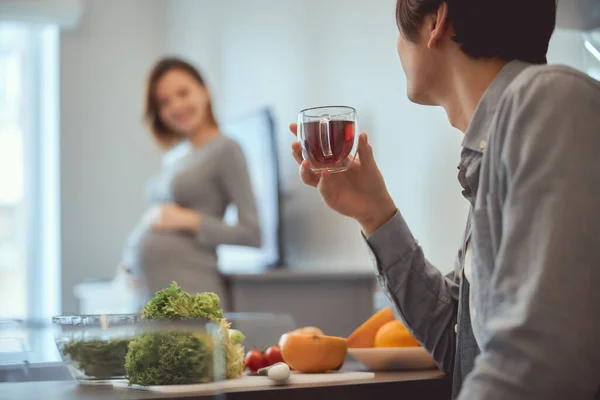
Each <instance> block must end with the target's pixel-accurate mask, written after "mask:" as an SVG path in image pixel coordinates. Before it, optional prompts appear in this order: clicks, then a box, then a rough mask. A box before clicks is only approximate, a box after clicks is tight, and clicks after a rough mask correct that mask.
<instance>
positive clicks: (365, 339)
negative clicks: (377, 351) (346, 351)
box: [348, 307, 395, 348]
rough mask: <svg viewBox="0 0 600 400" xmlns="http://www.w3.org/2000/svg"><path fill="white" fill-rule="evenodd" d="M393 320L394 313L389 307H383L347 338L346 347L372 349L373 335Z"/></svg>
mask: <svg viewBox="0 0 600 400" xmlns="http://www.w3.org/2000/svg"><path fill="white" fill-rule="evenodd" d="M394 319H395V316H394V312H393V311H392V309H391V308H390V307H385V308H383V309H381V310H379V311H377V312H376V313H375V314H373V316H371V318H369V319H368V320H366V321H365V322H363V324H362V325H361V326H359V327H358V328H357V329H356V330H355V331H354V332H352V334H350V336H348V347H350V348H357V347H363V348H364V347H374V345H375V335H376V334H377V331H378V330H379V328H381V327H382V326H383V325H385V324H386V323H388V322H390V321H393V320H394Z"/></svg>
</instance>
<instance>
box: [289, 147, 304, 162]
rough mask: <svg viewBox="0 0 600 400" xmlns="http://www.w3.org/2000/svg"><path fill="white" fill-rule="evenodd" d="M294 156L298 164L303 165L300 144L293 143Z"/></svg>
mask: <svg viewBox="0 0 600 400" xmlns="http://www.w3.org/2000/svg"><path fill="white" fill-rule="evenodd" d="M292 155H293V156H294V160H296V162H297V163H298V164H302V161H303V160H302V146H301V145H300V143H298V142H294V143H292Z"/></svg>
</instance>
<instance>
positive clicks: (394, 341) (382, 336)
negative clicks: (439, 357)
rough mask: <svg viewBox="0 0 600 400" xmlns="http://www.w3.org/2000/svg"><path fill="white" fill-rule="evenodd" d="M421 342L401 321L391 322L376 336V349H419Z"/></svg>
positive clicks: (380, 329)
mask: <svg viewBox="0 0 600 400" xmlns="http://www.w3.org/2000/svg"><path fill="white" fill-rule="evenodd" d="M417 346H420V344H419V342H417V340H416V339H415V338H414V337H413V336H412V335H411V333H410V332H409V331H408V329H406V327H405V326H404V324H403V323H402V322H400V321H397V320H395V321H390V322H388V323H386V324H385V325H383V326H382V327H381V328H379V330H378V331H377V334H376V335H375V346H374V347H417Z"/></svg>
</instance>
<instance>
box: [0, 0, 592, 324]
mask: <svg viewBox="0 0 600 400" xmlns="http://www.w3.org/2000/svg"><path fill="white" fill-rule="evenodd" d="M559 3H561V4H560V7H561V13H562V14H561V16H560V18H559V21H560V24H561V25H560V26H561V28H560V29H559V30H558V31H557V32H556V34H555V36H554V38H553V40H552V43H551V47H550V53H549V61H550V62H551V63H561V64H567V65H570V66H573V67H575V68H578V69H580V70H583V71H586V72H587V73H590V74H592V75H594V76H596V77H599V76H600V53H598V50H597V49H598V45H597V40H596V39H597V36H594V35H593V33H591V34H589V35H587V36H586V35H584V33H583V32H584V31H585V30H587V29H588V28H589V26H587V25H586V22H585V21H583V20H582V19H581V18H580V17H581V15H580V14H576V13H573V12H572V11H571V10H569V9H567V8H568V5H567V6H565V4H568V2H559ZM574 3H575V2H574ZM394 9H395V0H377V1H370V0H359V1H353V2H351V3H350V2H348V1H343V0H318V1H317V0H303V1H277V0H252V1H247V0H220V1H208V0H127V1H122V0H87V1H86V0H46V1H42V0H5V1H2V2H0V316H2V317H9V318H16V317H26V318H33V317H45V316H50V315H56V314H69V313H97V312H106V313H111V312H129V311H131V307H130V306H129V305H128V304H129V303H128V301H127V297H126V296H127V294H126V293H125V292H124V291H123V290H120V289H118V287H119V286H118V284H117V283H115V279H116V278H115V276H116V271H117V266H118V263H119V260H120V258H121V256H122V251H123V246H124V242H125V240H126V238H127V236H128V234H129V233H130V232H131V230H132V228H133V227H134V225H135V224H136V222H137V221H138V220H139V218H140V217H141V215H142V214H143V213H144V211H145V210H146V209H147V207H148V204H147V200H146V196H145V192H144V185H145V184H146V182H147V180H148V179H149V178H150V177H151V176H152V175H154V174H155V173H156V172H157V171H158V170H159V169H160V167H161V163H163V162H165V159H164V154H163V153H161V152H160V151H159V150H158V149H157V147H156V146H155V144H154V143H153V142H152V140H150V136H149V133H148V130H147V128H146V127H145V126H144V124H143V122H142V112H143V101H144V87H145V79H146V76H147V74H148V72H149V70H150V68H151V66H152V64H153V63H154V62H155V61H156V60H157V59H158V58H160V57H162V56H165V55H175V56H181V57H183V58H185V59H188V60H190V61H191V62H192V63H194V64H195V65H196V66H197V67H198V68H199V69H200V70H201V71H202V72H203V74H204V75H205V78H206V80H207V83H208V86H209V88H210V90H211V92H212V96H213V101H214V106H215V112H216V115H217V119H218V120H219V121H220V122H221V123H222V124H223V126H225V127H231V130H230V132H232V134H234V135H237V137H238V138H239V140H240V141H242V142H243V148H244V150H245V151H247V157H248V158H249V159H251V160H253V161H251V163H255V164H253V165H255V166H256V168H255V169H253V171H252V174H253V178H252V179H253V183H254V184H255V188H256V187H257V186H258V187H260V188H261V189H260V193H258V194H257V198H258V199H259V208H260V209H261V217H263V218H264V219H263V222H265V221H267V222H266V225H264V226H263V228H264V229H265V232H263V235H266V236H268V237H269V238H270V239H269V240H268V244H267V247H268V248H265V247H264V246H263V249H262V250H263V251H265V252H266V253H264V254H266V255H265V257H266V258H264V259H262V261H263V262H254V263H249V264H248V265H244V263H243V262H242V263H240V262H239V260H240V257H236V251H242V252H243V251H244V250H243V249H229V250H230V252H229V253H227V254H228V255H227V254H225V253H224V254H225V255H224V257H225V258H224V259H229V260H232V262H231V263H224V265H222V268H223V273H224V274H227V275H228V276H230V277H231V287H232V291H233V292H234V294H233V296H234V302H233V309H234V311H248V309H249V308H253V310H252V311H285V312H289V313H291V314H294V312H295V311H297V313H296V315H294V317H295V318H296V320H300V321H298V324H299V325H302V323H303V322H304V321H302V318H303V317H302V315H300V311H299V310H300V309H302V308H305V307H306V303H302V301H303V299H304V300H306V299H308V298H310V297H313V298H314V299H316V300H315V301H316V302H317V303H315V304H319V303H318V302H321V303H323V302H328V303H327V304H329V308H330V309H331V310H336V309H337V310H339V308H340V307H346V308H347V307H348V306H349V302H353V303H352V306H351V307H350V308H352V309H354V310H359V311H357V312H359V314H360V315H357V316H356V318H355V319H353V320H349V321H347V324H346V325H343V323H342V325H343V326H342V327H340V326H339V324H338V325H336V326H335V327H332V328H331V330H334V331H335V330H336V329H338V330H339V334H344V332H347V331H349V330H350V329H351V327H352V326H353V324H355V323H356V321H360V320H361V319H362V318H364V316H365V315H367V316H368V315H369V314H370V313H371V311H372V309H373V307H374V304H375V303H377V301H378V300H377V293H376V291H377V290H376V284H375V281H374V277H373V273H372V271H373V269H372V264H371V260H370V258H369V256H368V253H367V248H366V245H365V244H364V242H363V239H362V237H361V235H360V230H359V227H358V226H357V225H356V224H355V223H354V222H353V221H351V220H349V219H347V218H344V217H341V216H339V215H336V214H335V213H333V212H331V211H329V210H328V209H327V208H326V207H325V206H324V205H323V204H322V201H321V199H320V198H319V196H318V194H317V193H316V192H315V191H314V190H311V189H310V188H307V187H304V186H303V184H302V183H301V182H300V179H299V178H298V168H297V165H296V163H295V162H294V160H293V159H292V157H291V154H290V145H291V143H292V141H293V136H292V135H291V134H290V133H289V131H288V129H287V126H288V124H289V123H290V122H294V121H295V119H296V116H297V113H298V112H299V111H300V110H301V109H303V108H306V107H310V106H317V105H329V104H344V105H351V106H354V107H356V109H357V111H358V117H359V125H360V129H361V131H366V132H368V133H369V134H370V138H371V141H372V143H373V146H374V151H375V155H376V158H377V160H378V163H379V166H380V168H381V170H382V172H383V174H384V176H385V179H386V181H387V184H388V186H389V189H390V192H391V193H392V195H393V197H394V199H395V200H396V202H397V205H398V206H399V208H400V210H401V211H402V213H403V214H404V216H405V218H406V220H407V221H408V223H409V225H410V226H411V228H412V230H413V232H414V235H415V236H416V237H417V238H418V239H419V241H420V243H421V244H422V245H423V247H424V249H425V252H426V254H427V256H428V258H429V259H430V260H431V261H432V262H433V263H434V264H435V265H437V266H438V268H440V270H442V271H443V272H449V271H451V270H452V268H453V261H454V258H455V254H456V251H457V248H458V246H459V245H460V242H461V235H462V231H463V228H464V221H465V218H466V215H467V211H468V204H467V202H466V201H465V200H464V199H463V197H462V196H461V193H460V186H459V184H458V181H457V179H456V174H457V169H456V166H457V164H458V161H459V154H460V143H461V139H462V134H461V133H460V132H458V131H456V130H454V129H453V128H452V127H450V125H449V123H448V121H447V119H446V115H445V113H444V111H443V110H442V109H441V108H426V107H421V106H416V105H414V104H411V103H410V102H409V101H408V100H407V98H406V95H405V79H404V75H403V72H402V69H401V67H400V63H399V60H398V56H397V53H396V38H397V34H398V31H397V28H396V25H395V18H394V17H395V16H394ZM259 141H260V142H261V143H265V142H264V141H271V142H270V144H269V146H270V145H271V144H272V145H273V146H275V147H274V148H275V149H276V151H269V149H270V147H269V146H266V147H265V146H262V147H261V146H257V147H256V149H255V150H253V148H254V147H253V145H252V144H253V143H257V142H259ZM259 147H260V148H259ZM265 149H266V150H265ZM254 151H256V152H254ZM253 152H254V153H253ZM273 169H275V170H276V172H277V173H276V174H273V173H272V172H273ZM261 174H262V175H261ZM261 185H262V186H261ZM265 227H266V228H265ZM227 257H229V258H227ZM241 259H244V257H241ZM259 259H260V257H259ZM236 260H237V261H236ZM225 264H227V265H225ZM282 291H285V294H283V293H282ZM265 293H267V294H265ZM261 296H262V297H261ZM283 297H285V298H287V299H289V304H288V305H283V303H281V304H280V305H278V306H275V305H274V302H276V301H280V300H281V298H283ZM261 299H262V300H261ZM306 301H308V300H306ZM381 301H384V300H381ZM375 306H376V304H375ZM277 307H279V309H278V308H277ZM325 308H327V307H325ZM332 312H334V311H332ZM329 315H330V314H329ZM329 315H324V316H322V317H318V316H316V317H314V316H313V320H312V321H311V322H308V323H309V324H317V323H318V322H320V320H319V318H321V320H322V323H321V327H323V326H322V325H323V324H325V325H327V323H328V322H327V321H328V318H329ZM315 318H316V319H317V320H319V321H316V322H315V321H314V319H315ZM323 328H324V330H327V326H325V327H323ZM334 333H335V332H334Z"/></svg>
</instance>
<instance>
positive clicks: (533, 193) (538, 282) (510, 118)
mask: <svg viewBox="0 0 600 400" xmlns="http://www.w3.org/2000/svg"><path fill="white" fill-rule="evenodd" d="M509 89H510V88H509ZM509 94H510V95H507V96H505V97H504V99H503V100H502V102H501V103H500V105H499V108H498V114H497V118H496V120H495V122H494V130H493V132H494V135H495V137H493V138H492V140H491V141H490V144H489V146H488V150H487V151H489V152H491V153H490V154H488V155H489V156H490V157H491V158H490V159H491V160H492V161H491V162H492V163H494V164H495V165H496V166H495V168H493V169H492V170H491V171H490V174H494V175H495V177H494V179H493V180H494V181H496V182H498V186H497V187H494V188H493V189H492V190H496V191H497V192H498V193H505V195H503V196H502V198H499V201H498V203H497V206H498V207H499V209H500V211H501V213H500V215H501V216H502V217H501V220H500V221H499V223H500V224H501V239H500V241H499V244H498V246H497V249H498V251H497V253H496V254H495V257H494V258H493V260H494V269H493V273H492V276H491V280H490V290H489V293H486V294H485V299H484V304H483V305H484V308H488V310H487V311H486V318H485V321H484V322H485V325H484V330H485V334H484V335H483V336H484V338H485V340H484V341H483V343H480V346H481V350H482V351H481V354H480V355H479V357H478V358H477V359H476V363H475V368H474V370H473V371H472V373H471V374H470V375H469V376H468V377H467V379H466V381H465V383H464V386H463V390H462V392H461V394H460V396H459V399H461V400H468V399H469V400H470V399H486V400H496V399H498V400H499V399H513V400H525V399H527V400H531V399H544V400H559V399H561V400H562V399H592V398H594V395H595V394H596V392H597V391H598V389H599V387H600V375H599V374H598V366H599V365H600V346H598V338H600V289H599V288H598V283H599V282H600V162H599V161H598V155H599V154H600V111H599V110H600V89H598V87H594V86H593V85H592V84H591V82H590V81H587V80H586V79H585V78H583V77H582V76H578V75H575V74H574V73H569V72H566V71H563V72H547V73H545V74H543V75H540V76H538V77H536V78H535V80H534V81H533V82H529V83H527V84H526V85H525V84H524V85H522V87H520V88H519V89H518V90H517V89H515V90H514V91H511V92H509ZM492 195H494V194H493V193H492Z"/></svg>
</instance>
